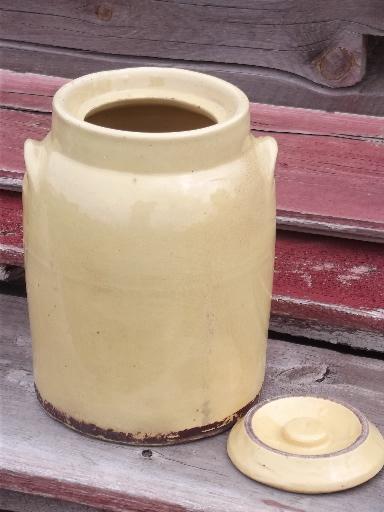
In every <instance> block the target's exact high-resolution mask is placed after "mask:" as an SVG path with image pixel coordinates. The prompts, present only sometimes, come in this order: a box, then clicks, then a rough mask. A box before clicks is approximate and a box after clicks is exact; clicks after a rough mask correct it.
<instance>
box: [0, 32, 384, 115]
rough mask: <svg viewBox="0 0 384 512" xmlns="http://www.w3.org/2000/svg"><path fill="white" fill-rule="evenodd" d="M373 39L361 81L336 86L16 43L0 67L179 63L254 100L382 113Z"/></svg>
mask: <svg viewBox="0 0 384 512" xmlns="http://www.w3.org/2000/svg"><path fill="white" fill-rule="evenodd" d="M381 39H382V41H380V40H381ZM369 42H370V38H368V43H369ZM372 42H373V47H372V48H371V50H370V52H369V53H368V64H367V66H368V68H367V72H366V75H365V77H364V80H362V81H361V82H360V83H358V84H356V85H354V86H351V87H342V88H338V89H330V88H327V87H322V86H320V85H318V84H315V83H313V82H311V81H309V80H306V79H305V78H302V77H299V76H297V75H293V74H292V73H288V72H285V71H280V70H276V69H270V68H265V67H256V66H245V65H240V64H225V65H224V64H220V63H212V62H197V61H187V60H176V59H159V58H148V57H130V56H124V55H108V54H105V53H95V52H89V51H81V50H71V49H69V48H57V47H52V46H43V45H38V44H31V43H20V42H16V41H0V47H1V52H2V58H1V61H2V67H4V68H7V69H12V70H14V71H20V72H31V73H39V74H43V75H60V76H64V77H68V78H75V77H78V76H81V75H85V74H87V73H93V72H95V71H102V70H106V69H117V68H127V67H136V66H163V67H181V68H186V69H193V70H195V71H201V72H203V73H210V74H212V75H215V76H217V77H219V78H223V79H224V80H227V81H229V82H232V83H233V84H235V85H237V86H238V87H240V88H241V89H242V90H243V91H244V92H245V93H246V94H247V95H248V97H249V98H250V99H251V101H254V102H259V103H271V104H273V105H290V106H293V107H305V108H313V106H314V105H315V106H316V108H318V109H321V110H326V111H337V112H354V113H357V114H369V115H384V38H374V39H372ZM369 46H371V45H369Z"/></svg>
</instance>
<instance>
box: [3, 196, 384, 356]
mask: <svg viewBox="0 0 384 512" xmlns="http://www.w3.org/2000/svg"><path fill="white" fill-rule="evenodd" d="M21 209H22V206H21V197H20V194H18V193H16V192H10V191H5V190H2V191H1V190H0V218H1V219H2V223H0V233H1V235H0V261H3V262H4V263H7V264H12V265H23V242H22V215H21ZM74 272H75V270H74ZM383 281H384V251H383V246H382V245H380V244H373V243H368V242H367V243H364V244H362V243H361V242H357V241H353V240H343V239H337V238H331V237H324V236H322V237H318V236H314V235H303V234H300V233H294V232H282V231H279V232H278V236H277V241H276V259H275V278H274V288H273V300H272V317H271V328H272V329H273V330H275V331H276V332H283V333H287V334H292V335H300V336H305V337H307V338H312V339H320V340H325V341H330V342H331V343H335V344H347V345H350V346H352V347H355V348H363V349H368V350H374V351H380V352H384V334H383V333H384V310H383V309H382V308H383V304H384V289H383V287H382V282H383Z"/></svg>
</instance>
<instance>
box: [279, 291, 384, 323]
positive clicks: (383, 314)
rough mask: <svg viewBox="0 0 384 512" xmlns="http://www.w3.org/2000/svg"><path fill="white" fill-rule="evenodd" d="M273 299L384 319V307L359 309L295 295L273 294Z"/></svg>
mask: <svg viewBox="0 0 384 512" xmlns="http://www.w3.org/2000/svg"><path fill="white" fill-rule="evenodd" d="M273 300H275V301H277V302H285V303H288V304H295V305H298V306H312V307H321V308H323V309H328V310H331V311H338V312H339V313H345V314H346V315H352V316H357V317H359V316H360V317H364V318H372V319H375V320H384V309H381V308H378V309H370V310H369V309H363V308H361V309H358V308H351V307H349V306H344V305H341V304H328V303H326V302H318V301H315V300H307V299H297V298H294V297H287V296H285V295H273Z"/></svg>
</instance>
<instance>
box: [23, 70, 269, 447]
mask: <svg viewBox="0 0 384 512" xmlns="http://www.w3.org/2000/svg"><path fill="white" fill-rule="evenodd" d="M276 153H277V147H276V143H275V141H274V139H272V138H270V137H258V138H255V137H253V136H252V135H251V134H250V120H249V102H248V99H247V97H246V96H245V95H244V94H243V93H242V92H241V91H240V90H239V89H237V88H236V87H234V86H233V85H231V84H229V83H226V82H224V81H222V80H220V79H218V78H214V77H212V76H208V75H204V74H200V73H195V72H192V71H185V70H180V69H161V68H137V69H123V70H117V71H107V72H101V73H96V74H93V75H88V76H84V77H82V78H79V79H76V80H74V81H72V82H70V83H68V84H67V85H65V86H64V87H62V88H61V89H60V90H59V91H58V92H57V93H56V95H55V97H54V100H53V116H52V131H51V132H50V133H49V135H48V136H47V137H46V138H45V139H44V140H43V141H42V142H35V141H31V140H28V141H27V142H26V144H25V160H26V165H27V174H26V178H25V180H24V189H23V204H24V236H25V255H26V256H25V257H26V261H25V264H26V274H27V290H28V303H29V315H30V323H31V330H32V339H33V362H34V376H35V384H36V392H37V396H38V398H39V400H40V402H41V404H42V405H43V407H44V409H45V410H46V411H47V412H48V413H49V414H50V415H51V416H53V417H54V418H56V419H57V420H59V421H61V422H63V423H65V424H67V425H68V426H70V427H72V428H74V429H75V430H78V431H81V432H83V433H86V434H89V435H92V436H95V437H99V438H103V439H108V440H112V441H118V442H126V443H133V444H167V443H177V442H181V441H184V440H192V439H196V438H200V437H204V436H209V435H213V434H215V433H217V432H220V431H222V430H223V429H225V428H227V427H229V426H231V425H232V424H233V423H234V422H235V420H236V419H237V418H238V417H240V416H242V415H243V414H244V413H245V412H246V411H247V410H248V408H249V407H250V406H251V405H252V404H254V402H255V401H256V400H257V396H258V394H259V392H260V388H261V385H262V382H263V378H264V368H265V356H266V337H267V327H268V318H269V311H270V300H271V286H272V274H273V260H274V240H275V192H274V165H275V159H276Z"/></svg>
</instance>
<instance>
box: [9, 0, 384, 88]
mask: <svg viewBox="0 0 384 512" xmlns="http://www.w3.org/2000/svg"><path fill="white" fill-rule="evenodd" d="M316 10H317V12H316V16H314V13H313V7H312V6H311V5H310V3H308V2H307V1H305V0H296V1H295V2H292V1H291V2H289V3H287V2H285V1H282V0H280V1H275V2H274V3H273V5H272V6H271V4H270V2H269V1H267V0H258V1H250V0H249V1H243V2H242V3H241V5H239V4H237V3H236V2H234V1H230V2H229V1H219V0H212V1H211V2H210V3H206V2H198V1H196V0H184V1H183V2H178V1H173V0H161V1H156V0H141V1H140V2H139V1H134V2H128V3H127V2H123V1H118V0H116V1H114V2H100V1H99V0H90V1H88V2H86V3H82V2H79V1H78V0H68V1H66V2H59V3H58V2H50V3H47V2H44V1H43V0H40V1H35V2H33V3H32V4H31V2H28V1H26V0H13V1H11V0H3V2H2V4H1V20H2V25H1V31H2V35H3V37H4V39H7V40H10V41H22V42H30V43H38V44H43V45H50V46H56V47H62V48H74V49H81V50H86V51H98V52H103V53H109V54H118V55H131V56H146V57H155V58H164V57H169V56H170V55H171V56H172V58H173V59H183V60H196V61H210V62H224V63H237V64H246V65H252V66H255V65H256V66H263V67H269V68H275V69H282V70H285V71H289V72H290V73H296V74H298V75H301V76H304V77H306V78H308V79H310V80H313V81H315V82H317V83H320V84H324V85H328V86H331V87H345V86H350V85H353V84H355V83H357V82H359V81H360V80H361V78H362V77H363V75H364V73H365V64H366V53H365V44H364V37H363V34H374V35H383V34H384V11H383V9H382V4H381V2H380V0H359V1H356V0H354V2H352V1H351V0H342V1H340V2H337V3H336V4H335V2H333V1H331V0H324V1H322V2H321V4H320V5H319V6H318V7H317V9H316ZM47 27H49V30H47ZM276 27H278V30H276Z"/></svg>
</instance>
